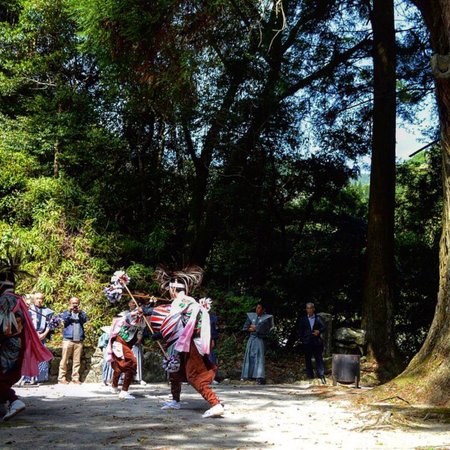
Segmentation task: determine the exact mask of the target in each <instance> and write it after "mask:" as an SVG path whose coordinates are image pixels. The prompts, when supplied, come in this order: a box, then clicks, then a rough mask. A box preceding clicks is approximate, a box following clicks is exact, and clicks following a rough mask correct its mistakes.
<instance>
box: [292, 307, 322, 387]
mask: <svg viewBox="0 0 450 450" xmlns="http://www.w3.org/2000/svg"><path fill="white" fill-rule="evenodd" d="M325 329H326V326H325V323H324V321H323V320H322V318H321V317H320V316H318V315H317V314H316V308H315V307H314V303H307V304H306V316H302V317H300V318H299V320H298V323H297V332H298V336H299V338H300V341H301V342H302V344H303V351H304V352H305V363H306V373H307V375H308V378H310V379H311V378H314V372H313V367H312V357H313V356H314V359H315V361H316V369H317V376H318V377H319V378H320V379H321V380H322V383H323V384H327V380H326V378H325V375H324V365H323V356H322V354H323V340H322V334H323V333H324V331H325Z"/></svg>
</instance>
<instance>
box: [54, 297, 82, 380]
mask: <svg viewBox="0 0 450 450" xmlns="http://www.w3.org/2000/svg"><path fill="white" fill-rule="evenodd" d="M61 318H62V320H63V322H64V331H63V347H62V357H61V362H60V364H59V374H58V382H59V383H60V384H68V383H69V382H68V381H67V378H66V373H67V363H68V362H69V359H70V358H72V360H73V364H72V383H74V384H81V381H80V365H81V354H82V353H83V340H84V324H85V323H86V322H87V321H88V317H87V314H86V313H85V312H84V311H81V310H80V300H78V298H77V297H72V298H71V299H70V300H69V309H68V310H66V311H64V312H63V313H62V315H61Z"/></svg>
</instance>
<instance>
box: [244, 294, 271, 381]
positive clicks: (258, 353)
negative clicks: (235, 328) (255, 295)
mask: <svg viewBox="0 0 450 450" xmlns="http://www.w3.org/2000/svg"><path fill="white" fill-rule="evenodd" d="M272 328H273V316H272V315H270V314H266V308H265V307H264V305H263V304H262V303H258V304H257V305H256V310H255V312H250V313H247V320H246V321H245V323H244V326H243V328H242V330H243V331H247V332H249V333H250V336H249V338H248V341H247V347H246V349H245V355H244V363H243V366H242V373H241V379H242V380H248V379H252V380H253V379H256V382H257V384H265V383H266V368H265V344H264V339H265V338H266V337H267V335H268V334H269V332H270V330H271V329H272Z"/></svg>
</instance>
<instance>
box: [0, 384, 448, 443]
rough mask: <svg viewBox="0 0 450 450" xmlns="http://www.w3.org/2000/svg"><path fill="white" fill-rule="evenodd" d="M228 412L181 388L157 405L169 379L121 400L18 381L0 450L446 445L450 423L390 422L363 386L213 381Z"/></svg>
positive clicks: (1, 428)
mask: <svg viewBox="0 0 450 450" xmlns="http://www.w3.org/2000/svg"><path fill="white" fill-rule="evenodd" d="M214 389H215V390H216V392H217V393H218V395H219V397H220V398H221V400H222V401H223V402H224V403H225V416H224V417H223V418H217V419H203V418H202V413H203V412H204V411H205V410H206V409H208V405H207V403H206V402H205V401H203V399H202V398H201V397H200V395H199V394H197V393H196V392H195V391H194V390H193V389H192V388H191V387H190V386H188V385H184V386H183V394H182V409H181V410H178V411H161V410H160V407H161V405H162V403H163V402H164V401H165V400H167V399H168V393H169V387H168V386H167V385H166V384H163V383H161V384H148V385H146V386H136V385H133V386H131V388H130V393H132V394H133V395H135V396H136V399H135V400H128V401H121V400H119V399H118V398H117V395H114V394H112V393H110V392H109V389H108V388H107V387H103V386H101V385H99V384H83V385H80V386H79V385H72V384H70V385H41V386H38V387H23V388H17V389H16V391H17V393H18V395H19V396H20V397H21V398H22V400H23V401H24V402H25V403H26V405H27V409H26V410H25V411H23V412H22V413H20V414H18V415H17V416H16V417H14V418H13V419H11V420H10V421H8V422H0V449H2V450H3V449H17V450H19V449H20V450H22V449H31V448H33V449H45V448H48V449H65V448H70V449H97V448H107V449H190V448H195V449H229V448H231V449H244V448H250V449H266V448H284V449H307V448H312V447H314V448H317V449H321V450H322V449H346V450H347V449H380V448H386V449H428V450H430V449H444V448H445V449H450V426H449V424H445V423H436V422H429V421H422V422H421V423H420V424H418V423H409V424H407V425H405V424H403V425H402V426H395V427H394V426H393V425H392V424H391V423H390V421H389V420H387V419H388V418H389V417H390V415H391V413H389V412H382V413H380V411H377V410H373V409H368V408H361V407H357V406H355V405H354V404H353V403H352V402H351V401H350V397H352V395H358V393H359V392H361V390H358V391H357V390H355V389H349V388H345V387H332V386H316V385H309V384H290V385H267V386H255V385H249V384H224V383H222V384H220V385H217V386H214Z"/></svg>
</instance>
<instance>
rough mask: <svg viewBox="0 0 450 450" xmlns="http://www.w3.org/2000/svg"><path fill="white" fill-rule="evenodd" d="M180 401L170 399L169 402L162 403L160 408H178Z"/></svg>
mask: <svg viewBox="0 0 450 450" xmlns="http://www.w3.org/2000/svg"><path fill="white" fill-rule="evenodd" d="M180 408H181V403H180V402H177V401H175V400H170V401H169V402H166V403H164V405H163V406H162V407H161V409H180Z"/></svg>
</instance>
